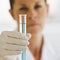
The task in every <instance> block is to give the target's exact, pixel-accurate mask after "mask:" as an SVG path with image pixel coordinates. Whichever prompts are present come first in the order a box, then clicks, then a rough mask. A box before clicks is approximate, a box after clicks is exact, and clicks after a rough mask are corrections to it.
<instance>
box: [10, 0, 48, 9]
mask: <svg viewBox="0 0 60 60" xmlns="http://www.w3.org/2000/svg"><path fill="white" fill-rule="evenodd" d="M9 1H10V7H11V9H12V8H13V4H14V1H15V0H9ZM46 1H47V0H45V2H46Z"/></svg>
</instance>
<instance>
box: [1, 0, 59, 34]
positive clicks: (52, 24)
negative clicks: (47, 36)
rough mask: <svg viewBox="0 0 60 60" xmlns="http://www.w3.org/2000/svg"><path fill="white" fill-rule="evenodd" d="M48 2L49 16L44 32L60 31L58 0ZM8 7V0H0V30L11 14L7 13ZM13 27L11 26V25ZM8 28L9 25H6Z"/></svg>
mask: <svg viewBox="0 0 60 60" xmlns="http://www.w3.org/2000/svg"><path fill="white" fill-rule="evenodd" d="M47 3H48V4H49V16H48V18H47V19H48V20H47V25H46V27H45V30H44V32H46V33H60V6H59V5H60V0H47ZM9 8H10V5H9V0H0V31H2V30H3V31H4V29H5V30H6V27H5V28H2V27H3V26H5V25H7V26H8V24H9V23H10V22H8V20H11V19H12V18H11V16H10V14H9V13H8V10H9ZM12 28H13V27H12ZM7 29H9V27H7Z"/></svg>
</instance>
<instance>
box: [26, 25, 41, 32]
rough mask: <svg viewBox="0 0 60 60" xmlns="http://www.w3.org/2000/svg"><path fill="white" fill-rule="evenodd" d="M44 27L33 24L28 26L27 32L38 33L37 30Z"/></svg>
mask: <svg viewBox="0 0 60 60" xmlns="http://www.w3.org/2000/svg"><path fill="white" fill-rule="evenodd" d="M41 30H42V29H41V27H40V26H34V27H33V26H31V27H28V28H27V32H28V33H37V32H40V31H41Z"/></svg>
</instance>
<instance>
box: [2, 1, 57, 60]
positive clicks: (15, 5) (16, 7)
mask: <svg viewBox="0 0 60 60" xmlns="http://www.w3.org/2000/svg"><path fill="white" fill-rule="evenodd" d="M10 5H11V9H10V13H11V15H12V17H13V18H14V19H15V20H16V21H17V23H18V22H19V15H20V14H27V33H30V34H31V35H32V37H31V39H30V38H28V39H26V40H29V39H30V40H29V43H30V44H29V45H28V48H29V49H28V51H29V52H30V53H29V52H27V60H55V59H57V57H56V56H55V55H54V53H53V54H52V55H51V54H50V55H49V53H50V51H49V44H48V47H45V46H47V44H45V38H44V35H43V32H42V31H43V28H44V26H45V23H46V18H47V16H48V4H47V1H46V0H10ZM18 29H19V28H18ZM10 33H11V32H8V33H6V32H5V33H3V34H2V35H4V34H10ZM14 34H16V36H19V35H18V34H17V33H16V32H14V33H13V34H11V35H12V36H13V35H14ZM4 36H5V35H4ZM24 36H25V35H24ZM24 36H23V37H24ZM25 37H27V36H25ZM20 42H21V41H20ZM17 43H18V42H17ZM46 43H47V42H46ZM26 44H27V43H26ZM44 44H45V45H44ZM17 47H18V46H17ZM18 48H21V47H18ZM6 50H7V49H6ZM43 50H44V51H43ZM17 53H18V52H17ZM12 54H14V53H12ZM43 54H44V55H43ZM30 55H31V56H30ZM28 56H29V57H31V58H29V57H28ZM19 58H20V57H18V59H19ZM10 59H11V60H15V59H16V60H17V56H14V57H11V58H10ZM7 60H9V58H8V59H7Z"/></svg>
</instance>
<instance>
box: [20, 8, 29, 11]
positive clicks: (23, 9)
mask: <svg viewBox="0 0 60 60" xmlns="http://www.w3.org/2000/svg"><path fill="white" fill-rule="evenodd" d="M20 10H21V11H27V10H28V9H27V8H26V7H22V8H20Z"/></svg>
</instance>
